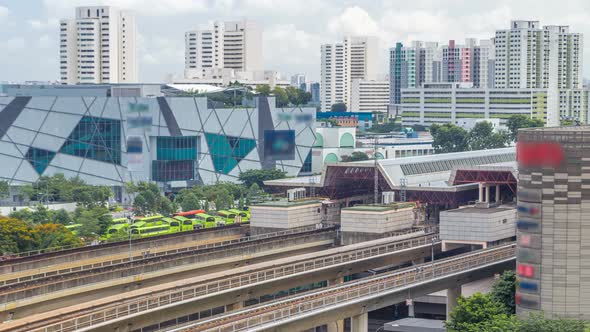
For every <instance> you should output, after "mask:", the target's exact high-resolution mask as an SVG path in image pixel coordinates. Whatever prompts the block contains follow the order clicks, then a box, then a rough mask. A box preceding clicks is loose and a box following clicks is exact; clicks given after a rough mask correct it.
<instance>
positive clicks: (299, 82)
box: [291, 74, 306, 90]
mask: <svg viewBox="0 0 590 332" xmlns="http://www.w3.org/2000/svg"><path fill="white" fill-rule="evenodd" d="M305 83H306V82H305V74H295V75H293V76H291V85H292V86H294V87H297V88H300V89H302V88H301V87H302V86H303V87H304V88H303V90H305Z"/></svg>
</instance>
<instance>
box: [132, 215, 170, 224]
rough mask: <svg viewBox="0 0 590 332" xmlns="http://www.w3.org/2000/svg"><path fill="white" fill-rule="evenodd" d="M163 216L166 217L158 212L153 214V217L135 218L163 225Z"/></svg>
mask: <svg viewBox="0 0 590 332" xmlns="http://www.w3.org/2000/svg"><path fill="white" fill-rule="evenodd" d="M162 218H164V216H162V215H160V214H157V215H155V216H151V217H142V218H137V219H135V222H138V221H143V222H146V223H149V224H152V225H154V226H156V225H162Z"/></svg>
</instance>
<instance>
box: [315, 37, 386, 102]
mask: <svg viewBox="0 0 590 332" xmlns="http://www.w3.org/2000/svg"><path fill="white" fill-rule="evenodd" d="M377 52H378V48H377V38H375V37H346V38H345V39H344V41H343V42H342V43H336V44H324V45H322V47H321V53H322V64H321V82H320V89H321V93H320V96H321V97H320V98H321V109H322V111H324V112H325V111H329V110H330V108H331V107H332V105H333V104H337V103H344V104H346V106H347V108H348V109H350V107H351V101H350V94H351V88H352V80H353V79H365V80H374V79H376V77H377V66H378V61H377Z"/></svg>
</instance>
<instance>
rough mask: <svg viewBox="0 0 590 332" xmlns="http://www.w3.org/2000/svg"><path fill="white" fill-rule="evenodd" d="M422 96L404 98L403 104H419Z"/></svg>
mask: <svg viewBox="0 0 590 332" xmlns="http://www.w3.org/2000/svg"><path fill="white" fill-rule="evenodd" d="M419 103H420V98H402V104H419Z"/></svg>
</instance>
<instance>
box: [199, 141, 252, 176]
mask: <svg viewBox="0 0 590 332" xmlns="http://www.w3.org/2000/svg"><path fill="white" fill-rule="evenodd" d="M205 139H206V141H207V146H208V147H209V153H210V154H211V159H212V160H213V166H214V167H215V171H216V172H220V173H224V174H228V173H229V172H231V170H232V169H233V168H234V167H235V166H236V165H237V164H238V163H239V162H240V161H241V160H242V159H244V158H245V157H246V156H247V155H248V154H249V153H250V152H251V151H252V150H254V148H255V147H256V141H255V140H254V139H250V138H241V137H233V136H225V135H219V134H212V133H205Z"/></svg>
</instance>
